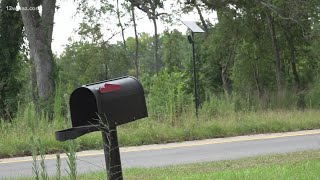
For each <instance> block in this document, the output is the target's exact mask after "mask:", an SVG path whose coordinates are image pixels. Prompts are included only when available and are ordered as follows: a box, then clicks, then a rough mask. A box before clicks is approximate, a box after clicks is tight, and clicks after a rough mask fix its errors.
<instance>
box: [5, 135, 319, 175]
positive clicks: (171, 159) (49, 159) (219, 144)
mask: <svg viewBox="0 0 320 180" xmlns="http://www.w3.org/2000/svg"><path fill="white" fill-rule="evenodd" d="M315 149H320V130H311V131H300V132H293V133H281V134H280V133H279V134H262V135H254V136H239V137H231V138H218V139H209V140H201V141H188V142H182V143H170V144H163V145H146V146H139V147H127V148H121V149H120V151H121V159H122V166H123V168H130V167H157V166H167V165H176V164H185V163H196V162H206V161H219V160H226V159H238V158H244V157H250V156H257V155H265V154H274V153H287V152H294V151H303V150H315ZM64 157H65V155H62V169H67V164H66V162H65V158H64ZM46 166H47V171H48V173H49V175H54V174H55V171H56V160H55V155H47V156H46ZM104 167H105V166H104V155H103V151H84V152H79V153H77V171H78V172H80V173H84V172H93V171H97V170H103V168H104ZM63 172H64V173H65V171H64V170H63ZM19 176H32V158H31V157H24V158H13V159H0V179H3V178H14V177H19Z"/></svg>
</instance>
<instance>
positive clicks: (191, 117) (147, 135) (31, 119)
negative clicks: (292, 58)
mask: <svg viewBox="0 0 320 180" xmlns="http://www.w3.org/2000/svg"><path fill="white" fill-rule="evenodd" d="M142 82H143V85H144V88H145V92H146V96H147V106H148V113H149V117H148V118H145V119H142V120H138V121H135V122H132V123H129V124H126V125H122V126H120V127H119V139H120V141H119V143H120V145H121V146H128V145H141V144H150V143H165V142H172V141H183V140H193V139H203V138H214V137H225V136H236V135H243V134H255V133H269V132H283V131H295V130H303V129H315V128H320V121H319V117H320V111H318V110H317V109H315V107H316V106H315V105H312V106H309V105H308V104H309V103H306V104H307V106H306V108H305V109H304V110H302V109H299V108H298V104H299V98H301V97H299V95H295V94H293V93H290V92H288V93H285V95H284V96H283V97H276V95H272V94H271V95H268V96H267V97H261V98H257V97H255V96H252V95H250V94H248V95H246V96H243V95H239V94H232V95H231V96H230V97H229V98H225V97H224V96H219V95H212V94H211V95H207V96H206V98H204V99H205V101H204V102H202V104H201V106H200V109H199V118H198V119H196V117H195V111H194V103H193V95H192V94H190V93H188V91H186V90H185V89H186V86H187V84H186V82H185V81H184V80H183V75H182V74H181V73H172V74H169V73H165V72H162V74H161V73H160V74H159V75H158V76H154V77H150V78H148V79H147V80H143V79H142ZM60 87H61V86H58V88H57V92H56V98H55V99H56V100H55V104H54V111H55V112H54V120H53V121H50V120H49V118H48V117H47V116H46V115H45V114H44V113H43V114H40V115H39V114H37V113H36V111H35V106H34V105H33V104H32V103H29V104H27V105H24V106H20V108H19V110H18V112H17V117H15V118H13V119H12V122H11V123H6V122H4V121H3V120H1V121H0V131H1V134H0V157H12V156H23V155H32V146H31V144H30V143H29V142H30V139H32V138H34V137H39V138H41V145H42V146H43V147H44V149H43V151H45V153H55V152H64V151H67V150H68V149H69V145H68V143H66V142H58V141H56V140H55V139H54V132H55V131H58V130H61V129H65V128H69V127H71V120H70V115H69V114H68V113H67V112H64V111H65V110H64V109H65V108H66V106H65V104H68V102H66V99H65V98H64V95H63V93H62V92H59V91H62V90H61V89H62V88H60ZM317 93H319V92H318V91H317V89H315V90H314V92H313V93H311V95H312V94H313V95H312V96H311V95H310V94H307V95H306V96H305V99H306V101H305V102H308V98H309V99H310V97H315V96H316V95H317ZM303 98H304V97H303ZM311 107H312V108H311ZM76 143H77V145H78V146H77V149H76V150H77V151H78V150H86V149H101V148H102V147H103V144H102V141H101V134H100V133H91V134H87V135H85V136H82V137H80V138H78V139H77V140H76Z"/></svg>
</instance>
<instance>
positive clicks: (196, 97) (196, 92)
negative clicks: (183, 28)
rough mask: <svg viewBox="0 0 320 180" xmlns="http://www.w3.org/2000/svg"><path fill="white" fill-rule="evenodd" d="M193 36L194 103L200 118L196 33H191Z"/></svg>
mask: <svg viewBox="0 0 320 180" xmlns="http://www.w3.org/2000/svg"><path fill="white" fill-rule="evenodd" d="M191 36H192V60H193V80H194V102H195V108H196V116H197V118H198V106H199V99H198V85H197V73H196V55H195V48H194V32H191Z"/></svg>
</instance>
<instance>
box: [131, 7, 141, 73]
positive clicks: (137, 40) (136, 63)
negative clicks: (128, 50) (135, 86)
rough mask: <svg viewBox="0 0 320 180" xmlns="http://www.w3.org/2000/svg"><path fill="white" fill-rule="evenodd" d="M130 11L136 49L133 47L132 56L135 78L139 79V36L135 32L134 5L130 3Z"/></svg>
mask: <svg viewBox="0 0 320 180" xmlns="http://www.w3.org/2000/svg"><path fill="white" fill-rule="evenodd" d="M131 12H132V21H133V28H134V37H135V41H136V49H135V54H134V55H135V56H134V66H135V70H136V78H137V79H139V63H138V53H139V37H138V33H137V23H136V16H135V13H134V6H133V4H132V3H131Z"/></svg>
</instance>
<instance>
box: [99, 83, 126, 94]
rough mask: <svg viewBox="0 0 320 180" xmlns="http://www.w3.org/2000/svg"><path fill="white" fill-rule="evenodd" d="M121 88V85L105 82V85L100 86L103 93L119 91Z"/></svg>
mask: <svg viewBox="0 0 320 180" xmlns="http://www.w3.org/2000/svg"><path fill="white" fill-rule="evenodd" d="M120 88H121V86H120V85H116V84H108V83H105V84H104V86H103V87H100V88H99V91H100V93H101V94H103V93H108V92H112V91H118V90H120Z"/></svg>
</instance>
